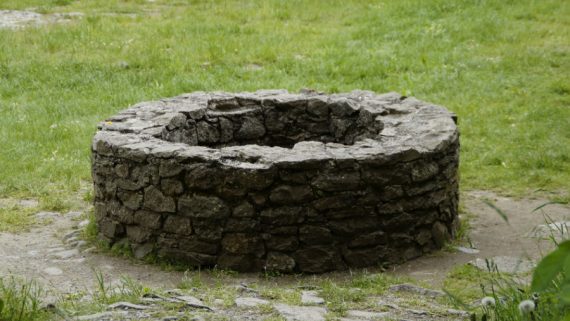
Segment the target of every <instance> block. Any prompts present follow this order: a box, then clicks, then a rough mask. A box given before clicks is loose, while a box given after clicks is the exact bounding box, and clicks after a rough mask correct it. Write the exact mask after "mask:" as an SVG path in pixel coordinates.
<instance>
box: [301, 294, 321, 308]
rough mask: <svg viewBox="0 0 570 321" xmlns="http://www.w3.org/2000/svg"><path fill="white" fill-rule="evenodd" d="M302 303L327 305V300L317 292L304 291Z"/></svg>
mask: <svg viewBox="0 0 570 321" xmlns="http://www.w3.org/2000/svg"><path fill="white" fill-rule="evenodd" d="M301 303H302V304H305V305H315V304H317V305H318V304H325V299H323V298H321V297H319V293H318V292H317V291H302V292H301Z"/></svg>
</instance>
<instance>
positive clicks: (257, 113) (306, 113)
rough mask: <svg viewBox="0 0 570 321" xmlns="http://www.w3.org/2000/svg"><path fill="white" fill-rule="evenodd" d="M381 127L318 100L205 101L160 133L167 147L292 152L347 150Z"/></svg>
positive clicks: (364, 115) (347, 105)
mask: <svg viewBox="0 0 570 321" xmlns="http://www.w3.org/2000/svg"><path fill="white" fill-rule="evenodd" d="M382 128H383V124H382V122H381V121H380V120H379V119H374V117H373V115H372V114H371V113H370V112H368V111H366V110H363V109H359V108H358V106H357V105H356V104H355V103H354V102H351V101H348V100H344V101H336V102H332V103H331V102H328V101H326V100H324V99H322V98H313V99H302V100H298V101H293V102H288V103H286V104H284V103H278V102H275V101H273V100H270V99H265V100H262V99H259V100H256V99H252V98H249V99H243V98H241V99H240V97H233V98H229V99H228V98H225V99H210V100H208V102H207V108H206V109H205V111H204V113H203V114H199V115H195V114H192V113H191V112H186V113H185V112H181V113H179V114H178V115H176V116H175V117H174V118H173V119H172V121H171V123H170V124H169V126H167V127H166V128H165V130H164V131H163V132H162V138H163V139H165V140H167V141H170V142H181V143H186V144H188V145H193V146H194V145H199V146H208V147H212V148H221V147H227V146H240V145H249V144H253V145H260V146H278V147H284V148H292V147H293V146H294V145H295V144H296V143H299V142H305V141H317V142H323V143H339V144H344V145H352V144H354V142H355V141H358V140H362V139H365V138H373V137H377V136H378V134H379V132H380V131H381V130H382Z"/></svg>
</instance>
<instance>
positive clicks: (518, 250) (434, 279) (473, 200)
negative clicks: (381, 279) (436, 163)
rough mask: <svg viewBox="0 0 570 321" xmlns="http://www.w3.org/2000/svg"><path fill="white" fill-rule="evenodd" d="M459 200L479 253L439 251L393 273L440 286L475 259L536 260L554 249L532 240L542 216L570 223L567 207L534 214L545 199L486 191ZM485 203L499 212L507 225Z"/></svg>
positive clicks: (408, 263) (465, 194) (464, 195)
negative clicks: (457, 267) (516, 196)
mask: <svg viewBox="0 0 570 321" xmlns="http://www.w3.org/2000/svg"><path fill="white" fill-rule="evenodd" d="M462 196H463V202H464V205H465V211H466V212H467V215H468V216H470V225H471V230H470V231H469V239H470V240H471V243H472V245H473V247H475V248H476V249H477V250H478V251H479V253H473V254H468V253H463V252H461V251H456V252H453V253H450V252H446V251H440V252H437V253H434V254H432V255H429V256H425V257H422V258H419V259H417V260H413V261H410V262H407V263H406V264H403V265H401V266H398V267H396V268H395V269H394V272H396V273H397V274H402V275H408V276H411V277H414V278H417V279H421V280H424V281H426V282H428V283H431V284H432V285H434V286H439V285H441V282H442V281H443V279H444V278H445V276H446V274H447V272H448V271H449V270H451V269H452V268H453V267H454V266H457V265H462V264H465V263H468V262H470V261H472V260H474V259H476V258H482V259H484V258H493V257H497V256H507V257H514V258H521V259H524V258H528V259H531V260H537V259H539V258H540V257H541V256H542V255H543V254H545V253H547V252H548V251H549V250H550V249H552V247H553V244H552V242H551V241H549V240H545V239H542V240H540V239H537V238H536V237H531V236H532V235H533V231H534V230H535V229H536V227H537V226H539V225H543V224H545V214H546V215H548V216H549V217H550V218H551V219H552V220H553V221H558V222H560V221H570V208H569V207H568V206H566V205H560V204H551V205H548V206H545V207H543V208H542V209H540V210H538V211H535V212H533V210H534V209H535V208H537V207H539V206H541V205H543V204H545V203H547V202H548V200H545V199H540V198H537V199H526V198H521V199H517V198H510V197H501V196H497V195H496V194H493V193H491V192H485V191H471V192H468V193H464V194H463V195H462ZM484 200H487V201H490V202H492V203H493V204H495V206H497V207H498V208H499V209H501V210H502V211H503V212H504V213H505V214H506V216H507V218H508V223H506V222H505V220H504V219H503V218H502V217H501V216H500V215H499V214H497V212H496V211H495V210H494V209H492V208H491V207H490V206H488V205H487V204H485V203H484ZM465 246H466V247H468V244H465Z"/></svg>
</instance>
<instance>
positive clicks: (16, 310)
mask: <svg viewBox="0 0 570 321" xmlns="http://www.w3.org/2000/svg"><path fill="white" fill-rule="evenodd" d="M41 295H42V289H41V287H39V286H38V285H37V284H36V283H35V282H34V281H25V280H21V279H19V278H16V277H14V276H4V277H2V278H0V320H10V321H32V320H42V319H44V318H45V317H46V316H47V313H46V312H45V311H43V310H42V309H41V306H40V296H41Z"/></svg>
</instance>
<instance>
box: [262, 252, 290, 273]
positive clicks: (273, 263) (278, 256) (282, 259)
mask: <svg viewBox="0 0 570 321" xmlns="http://www.w3.org/2000/svg"><path fill="white" fill-rule="evenodd" d="M265 268H266V269H267V270H268V271H276V272H283V273H291V272H293V271H294V269H295V260H294V259H293V258H292V257H290V256H289V255H287V254H284V253H278V252H269V254H267V260H266V262H265Z"/></svg>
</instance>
